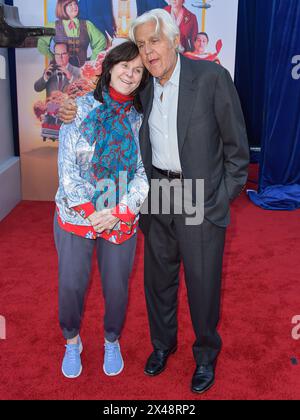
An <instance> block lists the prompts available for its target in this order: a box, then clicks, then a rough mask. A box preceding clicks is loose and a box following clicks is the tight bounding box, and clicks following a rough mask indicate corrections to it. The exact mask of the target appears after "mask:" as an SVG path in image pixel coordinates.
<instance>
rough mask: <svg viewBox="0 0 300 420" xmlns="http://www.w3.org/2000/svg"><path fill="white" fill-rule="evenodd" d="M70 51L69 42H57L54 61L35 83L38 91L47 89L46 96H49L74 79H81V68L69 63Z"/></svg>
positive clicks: (62, 89)
mask: <svg viewBox="0 0 300 420" xmlns="http://www.w3.org/2000/svg"><path fill="white" fill-rule="evenodd" d="M69 58H70V56H69V52H68V45H67V44H55V47H54V60H55V62H54V63H51V64H50V65H49V66H48V67H47V68H46V70H45V71H44V74H43V76H42V77H41V78H40V79H39V80H37V81H36V82H35V84H34V89H35V91H36V92H42V91H43V90H44V89H46V96H47V98H49V97H50V96H51V93H52V92H53V91H56V90H59V91H61V92H63V91H64V89H65V88H66V87H67V86H69V84H71V83H72V82H73V81H74V80H76V79H79V77H80V69H79V68H78V67H74V66H72V65H71V64H70V63H69Z"/></svg>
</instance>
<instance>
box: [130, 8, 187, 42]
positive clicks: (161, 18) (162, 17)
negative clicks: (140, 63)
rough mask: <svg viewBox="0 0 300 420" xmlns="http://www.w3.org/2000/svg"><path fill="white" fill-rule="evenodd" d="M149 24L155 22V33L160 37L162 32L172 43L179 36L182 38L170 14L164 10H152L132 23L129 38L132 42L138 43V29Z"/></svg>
mask: <svg viewBox="0 0 300 420" xmlns="http://www.w3.org/2000/svg"><path fill="white" fill-rule="evenodd" d="M149 22H154V23H155V24H156V28H155V33H156V34H157V35H159V34H160V33H161V31H162V32H163V33H164V34H165V35H166V37H167V38H168V39H169V40H170V42H172V43H173V42H174V40H175V38H176V37H177V36H180V30H179V28H178V26H177V25H176V23H175V22H174V20H173V18H172V16H171V15H170V13H168V12H167V11H166V10H163V9H152V10H150V11H149V12H146V13H143V14H142V15H141V16H139V17H138V18H136V19H135V20H134V21H133V22H132V24H131V26H130V30H129V38H130V39H131V41H133V42H134V43H136V40H135V31H136V28H137V27H138V26H140V25H143V24H145V23H149Z"/></svg>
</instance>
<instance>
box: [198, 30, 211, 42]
mask: <svg viewBox="0 0 300 420" xmlns="http://www.w3.org/2000/svg"><path fill="white" fill-rule="evenodd" d="M200 35H204V36H205V37H206V39H207V42H209V38H208V35H207V33H206V32H198V33H197V35H196V38H195V41H196V39H197V38H198V36H200Z"/></svg>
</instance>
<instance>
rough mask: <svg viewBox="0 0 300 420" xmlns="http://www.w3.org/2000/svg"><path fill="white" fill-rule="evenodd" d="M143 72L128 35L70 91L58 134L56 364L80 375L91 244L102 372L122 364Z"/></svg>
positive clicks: (138, 181)
mask: <svg viewBox="0 0 300 420" xmlns="http://www.w3.org/2000/svg"><path fill="white" fill-rule="evenodd" d="M147 77H148V73H147V71H146V70H145V68H144V66H143V64H142V60H141V58H140V56H139V52H138V49H137V47H136V46H135V44H134V43H132V42H131V41H127V42H125V43H123V44H121V45H119V46H117V47H115V48H113V49H112V50H111V51H110V52H109V53H108V55H107V56H106V58H105V60H104V62H103V70H102V75H101V77H100V79H99V81H98V84H97V87H96V90H95V92H94V95H93V94H88V95H86V96H83V97H82V98H79V99H77V106H78V111H77V116H76V119H75V120H74V122H73V123H72V124H68V125H63V126H62V128H61V131H60V137H59V157H58V166H59V188H58V192H57V194H56V204H57V212H56V215H55V219H54V235H55V243H56V248H57V252H58V258H59V318H60V326H61V329H62V331H63V335H64V337H65V339H66V340H67V345H66V353H65V356H64V360H63V364H62V372H63V374H64V375H65V376H66V377H67V378H76V377H77V376H79V375H80V373H81V370H82V366H81V360H80V353H81V351H82V343H81V339H80V337H79V329H80V322H81V316H82V307H83V302H84V297H85V292H86V288H87V285H88V280H89V275H90V270H91V260H92V254H93V249H94V247H96V251H97V258H98V265H99V269H100V273H101V279H102V284H103V291H104V300H105V317H104V334H105V355H104V365H103V369H104V372H105V374H107V375H109V376H113V375H117V374H119V373H120V372H121V371H122V369H123V366H124V363H123V359H122V355H121V351H120V345H119V341H118V339H119V337H120V335H121V331H122V326H123V322H124V318H125V312H126V306H127V295H128V280H129V276H130V272H131V269H132V264H133V259H134V254H135V247H136V232H137V227H138V214H139V210H140V208H141V206H142V204H143V201H144V200H145V198H146V196H147V194H148V189H149V186H148V182H147V177H146V174H145V170H144V166H143V163H142V160H141V156H140V151H139V140H138V132H139V128H140V125H141V114H140V112H141V104H140V102H139V96H138V92H139V89H141V88H143V87H144V85H145V83H146V80H147Z"/></svg>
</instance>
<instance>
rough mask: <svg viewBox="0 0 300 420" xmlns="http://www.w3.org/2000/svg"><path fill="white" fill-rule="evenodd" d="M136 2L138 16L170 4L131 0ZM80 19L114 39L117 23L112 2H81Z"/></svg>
mask: <svg viewBox="0 0 300 420" xmlns="http://www.w3.org/2000/svg"><path fill="white" fill-rule="evenodd" d="M130 1H131V2H132V1H136V3H137V13H138V16H140V15H142V14H143V13H145V12H148V11H149V10H151V9H156V8H164V7H166V6H167V5H168V3H167V2H166V1H164V0H130ZM79 8H80V18H81V19H87V20H90V21H91V22H93V24H94V25H95V26H96V27H97V28H98V29H100V31H101V32H103V33H105V31H106V32H108V33H109V35H110V36H111V37H113V35H114V32H115V28H116V25H115V21H114V15H113V5H112V0H79Z"/></svg>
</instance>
